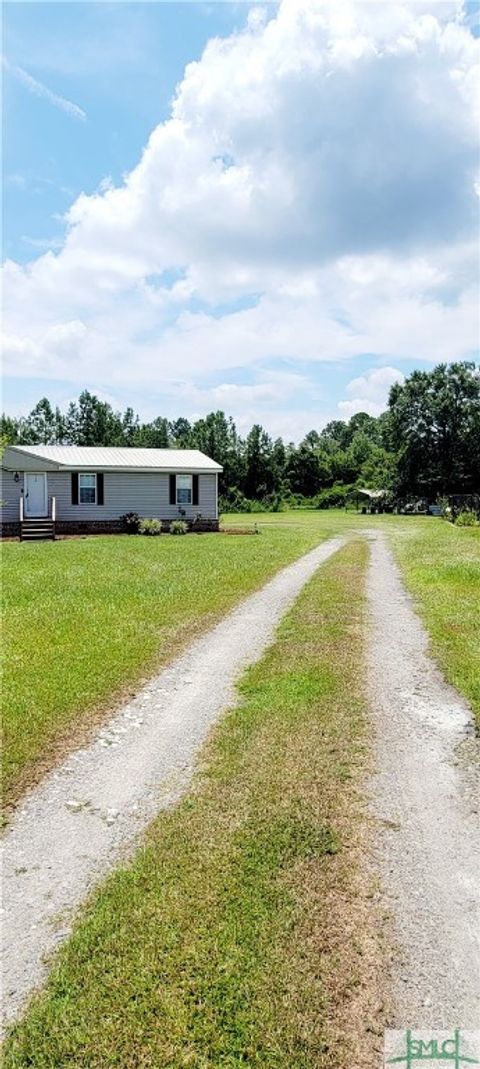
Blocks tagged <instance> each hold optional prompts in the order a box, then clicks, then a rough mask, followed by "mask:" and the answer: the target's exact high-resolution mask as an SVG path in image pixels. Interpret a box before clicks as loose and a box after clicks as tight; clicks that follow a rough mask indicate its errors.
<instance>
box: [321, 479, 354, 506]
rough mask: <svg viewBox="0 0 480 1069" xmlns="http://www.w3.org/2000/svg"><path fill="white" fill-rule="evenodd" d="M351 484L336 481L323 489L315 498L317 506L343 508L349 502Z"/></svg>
mask: <svg viewBox="0 0 480 1069" xmlns="http://www.w3.org/2000/svg"><path fill="white" fill-rule="evenodd" d="M353 489H354V488H353V486H352V485H351V484H343V483H334V484H333V486H329V487H327V488H326V489H325V490H321V491H320V493H319V494H317V496H316V498H315V508H317V509H334V508H342V507H343V506H344V505H346V504H347V502H348V499H349V496H350V493H351V491H352V490H353Z"/></svg>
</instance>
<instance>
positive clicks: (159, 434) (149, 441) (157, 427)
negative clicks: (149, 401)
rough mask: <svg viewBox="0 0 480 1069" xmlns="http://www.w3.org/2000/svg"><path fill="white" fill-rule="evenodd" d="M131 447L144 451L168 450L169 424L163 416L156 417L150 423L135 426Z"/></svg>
mask: <svg viewBox="0 0 480 1069" xmlns="http://www.w3.org/2000/svg"><path fill="white" fill-rule="evenodd" d="M132 444H133V445H137V446H141V447H143V448H144V449H168V448H169V446H170V424H169V422H168V419H165V417H164V416H157V417H156V419H154V420H152V422H151V423H142V424H141V426H137V429H136V431H135V434H134V436H133V441H132Z"/></svg>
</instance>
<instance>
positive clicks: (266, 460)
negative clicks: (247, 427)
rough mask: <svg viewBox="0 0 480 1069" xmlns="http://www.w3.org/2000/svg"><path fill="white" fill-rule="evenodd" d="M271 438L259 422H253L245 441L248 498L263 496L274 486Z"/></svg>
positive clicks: (245, 486) (246, 491)
mask: <svg viewBox="0 0 480 1069" xmlns="http://www.w3.org/2000/svg"><path fill="white" fill-rule="evenodd" d="M272 457H273V446H272V439H271V438H270V436H269V435H268V434H267V432H266V431H265V430H264V429H263V427H261V426H260V424H259V423H254V425H253V427H252V429H251V431H250V433H249V434H248V435H247V438H246V442H245V485H244V488H243V489H244V493H245V496H246V497H248V498H258V499H261V498H264V497H265V496H266V495H267V494H270V493H271V492H272V490H274V489H275V487H274V479H273V467H272Z"/></svg>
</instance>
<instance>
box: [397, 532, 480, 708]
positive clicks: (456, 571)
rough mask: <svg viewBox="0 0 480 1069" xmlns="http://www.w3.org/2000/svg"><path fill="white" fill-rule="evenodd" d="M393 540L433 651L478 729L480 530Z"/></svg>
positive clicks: (404, 534) (418, 534) (419, 534)
mask: <svg viewBox="0 0 480 1069" xmlns="http://www.w3.org/2000/svg"><path fill="white" fill-rule="evenodd" d="M391 537H392V544H393V548H394V551H395V554H396V557H397V560H398V563H399V564H400V567H401V569H402V571H403V574H404V578H405V580H406V584H407V587H408V589H409V590H410V591H411V593H412V594H413V597H414V600H415V602H416V605H417V609H418V611H419V613H420V616H421V617H422V619H423V621H424V623H425V625H426V627H427V630H428V632H429V635H430V642H431V649H432V652H433V654H434V656H435V658H436V660H437V661H438V663H439V664H440V666H441V668H442V670H443V672H444V674H445V675H446V677H447V679H449V680H450V682H451V683H453V684H454V686H456V687H457V688H458V690H459V691H460V693H461V694H464V695H465V697H466V698H467V700H468V701H469V702H470V705H471V706H472V709H473V711H474V713H475V716H476V718H477V723H478V725H479V726H480V626H479V618H480V529H479V528H472V527H453V526H452V525H451V524H448V523H444V522H442V521H437V522H435V521H434V523H433V526H431V527H430V525H429V527H428V528H427V527H426V526H425V525H423V526H421V525H417V526H413V527H411V528H409V527H408V526H407V525H405V526H404V527H403V528H400V527H395V528H394V529H393V531H392V535H391Z"/></svg>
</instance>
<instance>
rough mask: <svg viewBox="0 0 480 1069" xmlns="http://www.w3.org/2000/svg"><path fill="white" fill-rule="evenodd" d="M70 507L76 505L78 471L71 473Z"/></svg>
mask: <svg viewBox="0 0 480 1069" xmlns="http://www.w3.org/2000/svg"><path fill="white" fill-rule="evenodd" d="M72 505H78V471H72Z"/></svg>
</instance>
